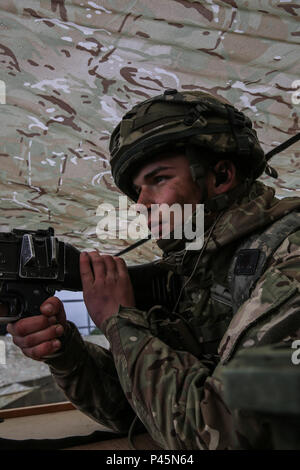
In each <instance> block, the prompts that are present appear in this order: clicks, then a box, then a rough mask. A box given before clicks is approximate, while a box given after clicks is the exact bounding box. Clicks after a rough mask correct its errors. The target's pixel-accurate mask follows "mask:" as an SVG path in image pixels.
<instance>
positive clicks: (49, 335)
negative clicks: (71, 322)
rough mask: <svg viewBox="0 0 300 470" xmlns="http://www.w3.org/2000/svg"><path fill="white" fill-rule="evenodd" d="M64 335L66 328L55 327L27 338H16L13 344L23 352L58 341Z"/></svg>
mask: <svg viewBox="0 0 300 470" xmlns="http://www.w3.org/2000/svg"><path fill="white" fill-rule="evenodd" d="M63 333H64V328H63V326H62V325H53V326H51V327H49V328H46V329H45V330H41V331H38V332H36V333H32V334H29V335H27V336H14V337H13V342H14V343H15V344H16V345H17V346H19V348H21V349H22V350H23V349H27V348H32V347H34V346H38V345H39V344H42V343H45V342H47V341H50V340H54V339H57V338H59V337H60V336H62V335H63Z"/></svg>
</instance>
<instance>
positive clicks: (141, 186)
mask: <svg viewBox="0 0 300 470" xmlns="http://www.w3.org/2000/svg"><path fill="white" fill-rule="evenodd" d="M133 184H134V186H135V188H136V190H137V192H138V194H139V198H138V201H137V202H138V204H143V206H146V208H147V211H148V226H149V228H150V225H151V221H152V228H153V218H154V214H153V211H154V209H153V207H152V209H151V205H154V204H155V205H156V204H159V205H160V204H163V203H164V204H167V205H168V206H169V207H170V206H172V205H173V204H174V203H178V204H179V205H180V206H181V207H182V209H183V207H184V204H192V206H193V210H195V208H196V204H199V203H200V202H201V200H202V189H201V188H199V186H198V185H197V184H196V183H195V182H194V181H193V179H192V175H191V172H190V167H189V162H188V160H187V158H186V156H185V155H181V154H179V155H176V156H168V155H167V156H166V155H161V156H159V157H156V158H155V159H154V160H153V161H152V162H151V163H148V164H146V165H145V166H143V167H142V169H140V170H139V171H138V173H137V174H136V175H135V177H134V178H133ZM182 221H183V220H182ZM174 223H175V222H174V220H172V219H171V220H170V227H169V228H170V231H172V230H173V228H174ZM158 230H159V235H161V232H162V220H161V216H160V219H159V228H158Z"/></svg>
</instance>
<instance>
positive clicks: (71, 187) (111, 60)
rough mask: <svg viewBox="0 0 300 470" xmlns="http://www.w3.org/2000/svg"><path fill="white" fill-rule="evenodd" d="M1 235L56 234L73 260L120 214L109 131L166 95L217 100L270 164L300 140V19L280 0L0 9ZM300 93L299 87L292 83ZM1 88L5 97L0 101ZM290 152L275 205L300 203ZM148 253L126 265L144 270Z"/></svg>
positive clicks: (38, 4) (113, 245) (106, 247)
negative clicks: (102, 221)
mask: <svg viewBox="0 0 300 470" xmlns="http://www.w3.org/2000/svg"><path fill="white" fill-rule="evenodd" d="M0 13H1V15H0V32H1V38H0V64H1V66H0V69H1V75H0V80H2V82H0V101H1V103H2V104H1V105H0V111H1V137H2V138H1V148H0V159H1V160H0V161H1V173H0V175H1V176H0V196H1V198H0V203H1V215H0V217H1V219H0V224H1V227H2V228H3V229H6V230H8V229H11V228H13V227H18V228H26V229H37V228H47V227H48V226H52V227H54V229H55V231H56V234H57V235H58V236H59V237H61V238H62V239H64V240H65V241H69V242H70V243H72V244H74V245H75V246H77V247H78V248H80V249H82V248H93V247H97V248H98V249H100V250H103V251H105V252H116V251H118V250H119V249H120V248H121V247H123V246H126V245H127V244H128V243H130V242H127V241H124V240H123V241H120V240H119V241H118V240H116V241H102V242H101V240H98V238H97V236H96V225H97V222H98V221H99V217H97V216H96V209H97V207H98V205H99V204H100V203H102V202H109V203H113V204H115V205H117V203H118V195H119V193H118V191H117V189H116V187H115V186H114V184H113V181H112V178H111V174H110V167H109V163H108V142H109V135H110V133H111V131H112V129H113V127H114V126H115V125H116V124H117V123H118V121H119V119H120V118H121V116H122V115H123V114H124V113H125V111H126V110H128V109H129V108H130V107H131V106H132V105H134V104H135V103H137V102H138V101H141V100H143V99H145V98H148V97H151V96H153V95H154V94H158V93H162V92H163V90H164V89H166V88H178V89H179V90H180V89H182V90H203V91H208V92H210V93H212V94H214V95H215V96H222V97H224V98H225V99H227V100H228V101H229V102H231V103H233V104H235V105H236V106H237V107H238V108H239V109H241V110H242V111H244V112H245V113H246V114H247V115H248V116H249V117H250V118H251V119H252V120H253V121H254V125H255V128H256V130H257V132H258V136H259V140H260V142H261V144H262V147H263V148H264V150H265V151H266V152H267V151H269V150H271V149H272V148H274V147H275V146H276V145H277V144H278V143H281V142H283V141H284V140H286V139H287V138H289V137H290V136H292V135H293V134H295V133H296V132H299V123H298V112H299V104H297V101H299V98H298V99H297V91H296V87H297V86H298V88H299V85H300V82H299V79H300V73H299V44H298V43H299V35H300V33H299V30H298V32H297V20H298V14H299V5H297V4H296V3H295V2H294V3H293V2H290V1H287V0H286V1H279V0H255V1H251V2H249V1H244V0H237V1H235V0H223V1H214V0H207V1H194V2H192V1H189V0H129V1H126V2H125V1H124V0H95V1H86V0H85V1H83V0H0ZM297 80H298V82H296V81H297ZM4 87H6V93H4V92H5V90H4ZM299 155H300V152H299V146H297V145H294V146H293V147H291V148H289V149H288V150H286V151H285V152H283V153H282V154H280V155H278V156H277V157H274V159H272V165H273V166H274V167H275V168H276V169H277V171H278V172H279V179H278V180H277V181H274V180H272V179H271V178H268V177H266V176H264V177H263V178H262V180H263V181H265V182H266V183H267V184H271V185H272V184H274V185H275V186H276V189H277V193H278V194H279V195H280V196H284V195H287V196H291V195H296V194H299V191H300V189H299V188H300V186H299V180H300V178H299V161H300V160H299ZM154 246H155V245H154V243H152V242H149V243H147V244H146V245H145V246H144V247H142V248H139V249H137V250H135V251H133V252H132V253H130V254H129V255H127V260H128V261H129V262H140V261H142V260H150V259H152V258H153V256H154V254H158V249H154Z"/></svg>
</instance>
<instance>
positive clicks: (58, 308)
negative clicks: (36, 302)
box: [40, 297, 67, 325]
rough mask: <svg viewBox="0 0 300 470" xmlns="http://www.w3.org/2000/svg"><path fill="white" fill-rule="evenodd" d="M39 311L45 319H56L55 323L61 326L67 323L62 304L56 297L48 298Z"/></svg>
mask: <svg viewBox="0 0 300 470" xmlns="http://www.w3.org/2000/svg"><path fill="white" fill-rule="evenodd" d="M40 310H41V313H42V314H43V315H45V316H46V317H53V316H54V317H56V320H57V323H60V324H61V325H65V324H66V322H67V318H66V312H65V309H64V306H63V303H62V301H61V300H60V299H59V298H58V297H49V299H47V300H45V301H44V302H43V303H42V305H41V307H40Z"/></svg>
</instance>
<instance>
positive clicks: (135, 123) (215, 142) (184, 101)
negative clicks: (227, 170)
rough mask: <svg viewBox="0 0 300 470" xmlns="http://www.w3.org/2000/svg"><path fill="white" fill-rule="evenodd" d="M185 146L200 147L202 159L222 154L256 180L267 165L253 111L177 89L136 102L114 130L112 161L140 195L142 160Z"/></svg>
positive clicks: (121, 179)
mask: <svg viewBox="0 0 300 470" xmlns="http://www.w3.org/2000/svg"><path fill="white" fill-rule="evenodd" d="M182 145H184V146H185V148H188V147H190V148H194V149H196V159H198V160H202V161H203V160H205V161H206V164H207V163H208V162H210V163H211V164H212V163H213V161H216V158H217V159H220V158H223V157H224V158H227V159H231V160H232V161H234V162H236V164H237V166H238V168H240V169H241V170H242V171H243V173H244V174H245V175H247V177H250V178H251V179H252V180H254V179H256V178H258V177H259V176H260V175H261V174H262V173H263V171H264V169H265V167H266V159H265V155H264V151H263V150H262V148H261V146H260V144H259V142H258V139H257V135H256V131H255V130H254V129H253V128H252V123H251V120H250V119H249V118H248V117H247V116H245V115H244V114H243V113H242V112H240V111H238V110H237V109H236V108H235V107H234V106H232V105H230V104H227V103H226V101H225V100H223V99H222V98H215V97H214V96H212V95H209V94H207V93H204V92H200V91H183V92H178V91H177V90H173V89H171V90H166V91H165V92H164V94H162V95H158V96H155V97H153V98H150V99H148V100H146V101H143V102H142V103H139V104H137V105H135V106H134V107H133V108H132V109H131V110H130V111H128V112H127V113H126V114H125V115H124V117H123V119H122V121H121V122H120V123H119V124H118V126H117V127H116V128H115V130H114V131H113V133H112V136H111V140H110V154H111V162H110V163H111V168H112V175H113V178H114V181H115V183H116V185H117V186H118V188H119V189H121V191H122V192H123V193H125V194H127V195H128V196H130V197H131V198H132V199H133V200H136V199H137V194H136V192H135V190H134V188H133V185H132V178H133V175H134V173H135V172H136V171H137V170H138V168H139V167H140V165H141V164H143V163H144V162H147V161H148V159H149V158H150V157H151V158H153V156H154V155H158V154H159V153H161V152H163V151H166V150H169V151H172V150H175V149H176V148H179V147H180V146H181V147H182ZM199 147H200V149H201V150H202V151H200V149H199ZM190 153H191V152H190ZM194 153H195V152H194Z"/></svg>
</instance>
